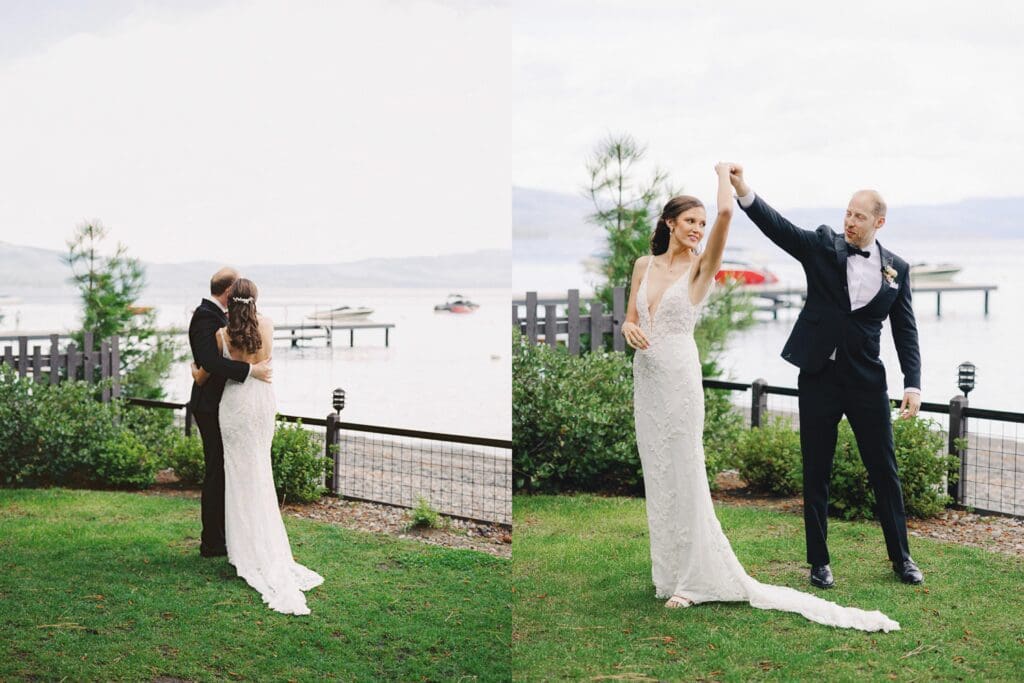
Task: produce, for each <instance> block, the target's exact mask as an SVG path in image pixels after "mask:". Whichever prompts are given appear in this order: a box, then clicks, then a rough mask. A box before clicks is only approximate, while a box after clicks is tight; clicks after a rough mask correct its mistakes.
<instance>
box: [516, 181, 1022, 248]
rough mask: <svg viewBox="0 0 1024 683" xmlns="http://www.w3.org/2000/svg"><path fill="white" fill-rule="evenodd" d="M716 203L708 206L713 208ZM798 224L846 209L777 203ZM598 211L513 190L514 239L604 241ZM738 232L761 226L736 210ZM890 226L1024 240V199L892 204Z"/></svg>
mask: <svg viewBox="0 0 1024 683" xmlns="http://www.w3.org/2000/svg"><path fill="white" fill-rule="evenodd" d="M710 208H711V207H709V209H710ZM776 208H778V209H779V210H780V211H782V213H783V214H784V215H785V216H786V217H787V218H789V219H790V220H791V221H793V222H794V223H796V224H797V225H799V226H801V227H805V228H815V227H817V226H818V225H821V224H822V223H824V224H826V225H831V226H832V227H833V228H838V227H839V226H838V224H839V222H840V221H841V220H842V216H843V212H844V211H845V207H832V208H788V207H783V206H777V207H776ZM593 210H594V207H593V205H592V204H591V202H590V200H589V199H587V198H585V197H583V196H575V195H571V194H565V193H560V192H550V191H548V190H537V189H530V188H523V187H513V188H512V239H513V243H514V242H515V241H516V240H537V239H552V238H553V239H566V240H588V241H589V240H593V239H601V237H602V235H601V231H600V230H599V229H598V228H596V227H595V226H593V225H591V224H590V223H588V222H587V215H588V214H590V213H592V212H593ZM735 216H736V217H735V218H734V220H733V228H732V229H733V230H734V231H736V232H737V233H740V234H742V233H744V232H747V231H756V230H757V228H756V227H754V225H753V224H752V223H751V222H750V221H749V220H748V219H747V217H746V215H745V214H743V213H742V212H738V213H737V214H735ZM887 221H888V222H887V224H886V229H887V230H890V231H892V230H893V229H895V230H899V232H900V238H901V239H904V238H906V239H928V238H933V239H934V238H949V237H957V238H964V237H966V238H970V237H972V236H977V237H984V238H988V239H993V238H995V239H1006V238H1011V237H1016V238H1024V197H1008V198H1005V199H966V200H964V201H960V202H953V203H949V204H935V205H928V206H890V207H889V212H888V216H887Z"/></svg>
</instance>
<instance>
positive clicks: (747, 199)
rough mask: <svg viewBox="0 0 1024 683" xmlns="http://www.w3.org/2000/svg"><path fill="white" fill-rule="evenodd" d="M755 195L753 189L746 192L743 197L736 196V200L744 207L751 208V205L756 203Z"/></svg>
mask: <svg viewBox="0 0 1024 683" xmlns="http://www.w3.org/2000/svg"><path fill="white" fill-rule="evenodd" d="M755 196H756V195H755V194H754V191H753V190H751V191H750V192H749V193H748V194H745V195H743V196H742V197H736V201H738V202H739V203H740V206H741V207H742V208H744V209H749V208H750V205H751V204H753V203H754V197H755Z"/></svg>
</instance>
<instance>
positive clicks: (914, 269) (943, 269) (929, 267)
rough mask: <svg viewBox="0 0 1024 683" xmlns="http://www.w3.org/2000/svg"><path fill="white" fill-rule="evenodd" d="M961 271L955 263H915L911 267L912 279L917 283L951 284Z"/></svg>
mask: <svg viewBox="0 0 1024 683" xmlns="http://www.w3.org/2000/svg"><path fill="white" fill-rule="evenodd" d="M961 270H962V268H960V266H958V265H956V264H955V263H915V264H913V265H911V266H910V277H911V279H912V280H917V281H921V280H929V281H933V282H949V281H950V280H952V279H953V277H954V276H955V275H956V274H957V273H959V272H960V271H961Z"/></svg>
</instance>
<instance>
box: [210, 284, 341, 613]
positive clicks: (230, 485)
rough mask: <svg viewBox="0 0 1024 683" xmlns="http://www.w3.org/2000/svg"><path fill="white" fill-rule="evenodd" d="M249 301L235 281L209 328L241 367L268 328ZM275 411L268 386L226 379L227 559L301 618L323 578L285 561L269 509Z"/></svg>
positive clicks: (263, 348)
mask: <svg viewBox="0 0 1024 683" xmlns="http://www.w3.org/2000/svg"><path fill="white" fill-rule="evenodd" d="M256 296H257V290H256V285H255V284H253V282H252V281H251V280H247V279H245V278H239V279H238V280H237V281H236V282H235V284H234V286H233V289H232V291H231V297H230V298H229V299H228V324H227V327H223V328H221V329H220V330H218V331H217V349H218V350H219V351H220V352H221V353H222V354H223V355H224V356H225V357H227V358H232V359H234V360H242V361H246V362H248V363H259V362H260V361H263V360H266V359H268V358H270V352H271V347H272V345H273V338H274V324H273V322H271V320H270V319H269V318H267V317H265V316H261V315H258V314H257V313H256ZM192 376H193V377H194V378H195V380H196V382H197V383H198V384H203V383H204V382H206V380H207V379H208V378H209V374H208V373H207V372H206V371H205V370H203V369H202V368H199V367H197V366H196V365H195V364H193V366H192ZM276 413H277V407H276V403H275V400H274V387H273V385H272V384H269V383H267V382H244V383H238V382H235V381H233V380H228V382H227V384H226V385H225V387H224V396H223V397H222V398H221V401H220V428H221V435H222V436H223V440H224V533H225V538H226V540H227V550H228V562H230V563H231V564H232V565H234V567H235V569H236V570H237V572H238V575H239V576H241V577H242V578H243V579H245V581H246V582H247V583H248V584H249V585H250V586H252V587H253V588H255V589H256V590H257V591H259V592H260V595H262V596H263V602H265V603H267V605H268V606H269V607H270V609H272V610H275V611H277V612H283V613H285V614H309V613H310V611H309V608H308V607H307V606H306V596H305V595H303V591H308V590H309V589H311V588H315V587H316V586H319V585H320V584H321V583H323V581H324V579H323V577H322V576H320V575H319V574H317V573H316V572H314V571H311V570H310V569H307V568H306V567H303V566H302V565H301V564H298V563H297V562H295V560H294V559H293V558H292V551H291V546H290V544H289V543H288V534H287V532H286V531H285V528H284V522H283V521H282V520H281V511H280V510H279V509H278V507H277V493H276V492H275V490H274V474H273V470H272V468H271V465H270V445H271V441H272V440H273V438H274V416H275V415H276Z"/></svg>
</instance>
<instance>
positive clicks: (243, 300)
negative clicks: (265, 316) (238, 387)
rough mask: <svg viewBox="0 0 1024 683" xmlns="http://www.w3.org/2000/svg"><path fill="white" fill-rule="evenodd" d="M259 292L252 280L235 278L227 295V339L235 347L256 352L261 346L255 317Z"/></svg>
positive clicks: (258, 326) (261, 342) (257, 320)
mask: <svg viewBox="0 0 1024 683" xmlns="http://www.w3.org/2000/svg"><path fill="white" fill-rule="evenodd" d="M258 294H259V292H258V290H257V289H256V285H255V284H254V283H253V281H252V280H248V279H246V278H244V277H240V278H238V279H237V280H235V284H234V286H233V287H232V288H231V296H230V297H228V339H229V340H230V341H231V345H232V346H234V347H235V348H236V349H241V350H243V351H245V352H246V353H256V352H257V351H259V350H260V349H261V348H262V347H263V339H262V337H260V323H259V319H258V318H257V317H256V297H257V295H258Z"/></svg>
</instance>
